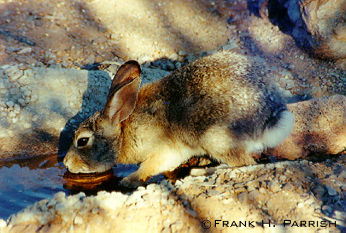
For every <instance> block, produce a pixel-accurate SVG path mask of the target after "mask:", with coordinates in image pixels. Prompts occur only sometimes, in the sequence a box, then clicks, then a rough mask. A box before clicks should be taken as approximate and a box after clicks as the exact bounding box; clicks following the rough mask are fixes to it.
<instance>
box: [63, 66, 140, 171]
mask: <svg viewBox="0 0 346 233" xmlns="http://www.w3.org/2000/svg"><path fill="white" fill-rule="evenodd" d="M140 72H141V70H140V65H139V64H138V63H137V62H136V61H128V62H126V63H125V64H124V65H122V66H121V67H120V68H119V70H118V72H117V74H116V75H115V77H114V79H113V81H112V85H111V87H110V89H109V93H108V97H107V102H106V104H105V106H104V108H103V110H102V111H100V112H96V113H95V114H94V115H92V116H91V117H89V118H88V119H86V120H85V121H84V122H82V123H81V124H80V126H79V128H78V129H77V130H76V132H75V135H74V138H73V144H72V145H71V146H70V148H69V150H68V152H67V154H66V156H65V158H64V164H65V166H66V167H67V168H68V170H69V171H70V172H72V173H93V172H104V171H107V170H109V169H110V168H111V167H112V166H113V165H114V163H115V161H116V158H117V153H118V150H119V148H120V146H121V145H120V144H121V137H122V135H121V123H122V122H123V121H124V120H126V119H127V118H128V117H129V116H130V115H131V113H132V112H133V110H134V109H135V106H136V102H137V98H138V92H139V88H140V82H141V78H140Z"/></svg>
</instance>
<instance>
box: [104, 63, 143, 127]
mask: <svg viewBox="0 0 346 233" xmlns="http://www.w3.org/2000/svg"><path fill="white" fill-rule="evenodd" d="M140 73H141V68H140V65H139V64H138V62H136V61H128V62H126V63H125V64H123V65H122V66H120V68H119V70H118V72H117V73H116V75H115V76H114V79H113V81H112V85H111V87H110V89H109V93H108V97H107V102H106V105H105V107H104V109H103V112H102V114H103V115H104V116H105V117H107V118H108V119H111V120H112V122H118V123H119V122H121V121H123V120H125V119H126V118H127V117H128V116H129V115H130V114H131V113H132V112H133V110H134V108H135V106H136V102H137V98H138V92H139V87H140V84H141V77H140Z"/></svg>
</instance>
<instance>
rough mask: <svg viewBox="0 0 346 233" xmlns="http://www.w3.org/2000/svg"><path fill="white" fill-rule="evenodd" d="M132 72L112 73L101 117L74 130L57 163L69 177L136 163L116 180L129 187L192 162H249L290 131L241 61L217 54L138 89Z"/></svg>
mask: <svg viewBox="0 0 346 233" xmlns="http://www.w3.org/2000/svg"><path fill="white" fill-rule="evenodd" d="M140 73H141V68H140V65H139V64H138V63H137V62H136V61H133V60H131V61H128V62H126V63H124V64H123V65H122V66H121V67H120V68H119V69H118V71H117V73H116V75H115V76H114V79H113V81H112V84H111V87H110V90H109V94H108V97H107V101H106V104H105V106H104V108H103V109H102V111H98V112H96V113H95V114H93V115H92V116H91V117H89V118H88V119H87V120H85V121H84V122H82V123H81V124H80V126H79V128H78V129H77V130H76V132H75V135H74V139H73V144H72V145H71V146H70V148H69V150H68V152H67V154H66V156H65V158H64V161H63V162H64V164H65V166H66V167H67V169H68V170H69V171H70V172H72V173H90V172H103V171H106V170H109V169H111V167H112V166H113V165H115V164H116V163H123V164H138V163H140V166H139V169H138V170H137V171H135V172H134V173H132V174H130V175H128V176H127V177H125V178H123V179H122V181H121V184H122V185H124V186H127V187H133V188H135V187H137V186H139V185H143V184H144V183H145V182H146V181H147V180H148V179H149V178H150V177H151V176H154V175H157V174H161V173H164V172H168V171H172V170H174V169H175V168H177V167H178V166H179V165H180V164H182V163H184V162H185V161H187V160H188V159H190V158H191V157H193V156H198V155H209V156H210V157H211V158H213V159H215V160H217V161H219V162H222V163H226V164H228V165H230V166H244V165H250V164H255V163H256V162H255V159H254V154H256V153H261V152H262V151H263V150H264V149H266V148H273V147H275V146H277V145H278V144H279V143H280V142H282V141H283V140H284V139H285V138H286V137H287V136H288V135H289V134H290V132H291V129H292V125H293V122H294V118H293V115H292V113H291V112H289V111H288V110H287V108H286V104H285V103H284V101H283V99H282V97H281V96H280V94H279V91H278V90H277V89H276V86H275V85H273V84H272V83H270V82H268V81H267V80H266V79H265V78H264V77H261V76H260V75H259V74H260V70H259V68H258V67H257V66H253V65H252V63H251V60H250V57H246V56H245V55H241V54H238V53H235V52H230V51H228V52H217V53H215V54H213V55H209V56H205V57H202V58H200V59H198V60H196V61H194V62H192V63H190V64H187V65H185V66H183V67H181V68H179V69H176V70H175V71H173V72H172V73H171V74H170V75H168V76H166V77H164V78H162V79H160V80H158V81H155V82H153V83H149V84H145V85H143V86H142V88H140V84H141V77H140ZM262 76H263V75H262Z"/></svg>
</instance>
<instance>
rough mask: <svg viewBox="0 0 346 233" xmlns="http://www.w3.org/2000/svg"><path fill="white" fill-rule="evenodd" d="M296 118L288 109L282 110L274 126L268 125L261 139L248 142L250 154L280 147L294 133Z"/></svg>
mask: <svg viewBox="0 0 346 233" xmlns="http://www.w3.org/2000/svg"><path fill="white" fill-rule="evenodd" d="M293 123H294V117H293V114H292V113H291V112H289V111H288V110H287V109H285V110H281V111H280V112H279V113H278V114H277V117H276V120H275V123H274V124H268V125H267V127H266V128H265V129H264V131H263V133H262V134H261V136H260V137H258V138H256V139H255V140H249V141H247V145H246V146H247V152H248V153H259V152H262V151H263V150H265V149H267V148H274V147H276V146H277V145H279V144H280V143H281V142H282V141H283V140H284V139H285V138H286V137H287V136H288V135H289V134H290V133H291V131H292V127H293Z"/></svg>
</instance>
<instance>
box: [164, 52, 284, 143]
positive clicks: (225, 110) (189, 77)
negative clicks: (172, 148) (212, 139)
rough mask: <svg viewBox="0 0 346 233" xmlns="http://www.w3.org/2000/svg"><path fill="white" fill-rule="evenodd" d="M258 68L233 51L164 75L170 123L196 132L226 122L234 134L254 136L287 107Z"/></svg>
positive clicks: (205, 58) (274, 122) (199, 132)
mask: <svg viewBox="0 0 346 233" xmlns="http://www.w3.org/2000/svg"><path fill="white" fill-rule="evenodd" d="M259 73H260V70H259V68H258V67H257V66H254V65H253V63H252V61H251V60H250V61H249V60H248V58H247V57H245V56H243V55H239V54H236V53H232V52H222V53H218V54H214V55H212V56H207V57H204V58H201V59H199V60H197V61H195V62H193V63H192V64H190V65H188V66H185V67H183V68H181V69H180V70H177V71H176V72H174V73H173V74H172V75H170V76H168V77H166V78H165V79H164V80H162V81H163V83H162V87H164V88H163V89H162V93H163V94H162V96H164V98H165V102H166V103H167V107H166V113H167V114H166V115H167V118H168V120H169V122H170V123H171V125H177V126H180V127H182V128H184V129H188V130H189V132H193V133H194V134H203V133H204V132H205V131H206V130H207V129H208V128H209V127H211V126H213V125H215V124H222V125H225V124H227V125H228V127H229V129H230V130H232V133H233V134H236V136H237V137H238V138H241V137H246V136H250V137H254V138H255V137H258V136H259V135H261V133H262V132H263V130H264V129H265V128H266V127H267V126H268V127H270V126H271V125H275V124H276V121H277V120H278V117H275V116H276V115H278V113H279V112H281V111H283V110H284V109H286V107H285V104H284V103H283V101H282V99H281V97H280V95H279V94H278V92H277V90H276V89H275V88H274V87H273V85H272V84H271V83H270V82H268V81H267V80H265V79H264V77H260V76H259Z"/></svg>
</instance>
